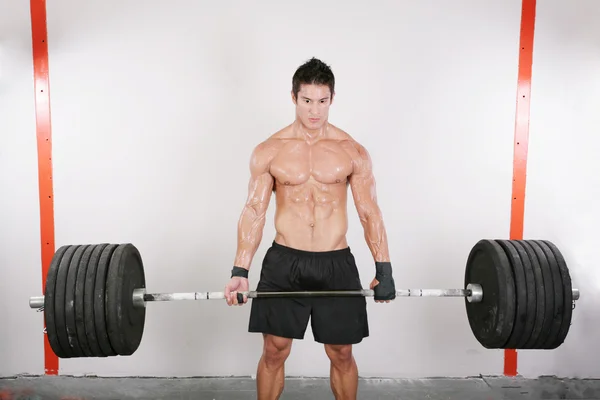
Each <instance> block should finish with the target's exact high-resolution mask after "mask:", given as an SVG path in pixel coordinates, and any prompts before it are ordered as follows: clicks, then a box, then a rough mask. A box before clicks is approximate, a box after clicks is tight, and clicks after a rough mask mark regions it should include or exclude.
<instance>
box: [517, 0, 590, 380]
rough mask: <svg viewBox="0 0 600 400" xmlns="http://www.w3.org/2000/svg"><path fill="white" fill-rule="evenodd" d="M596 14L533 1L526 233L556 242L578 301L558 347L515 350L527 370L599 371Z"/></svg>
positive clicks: (586, 1)
mask: <svg viewBox="0 0 600 400" xmlns="http://www.w3.org/2000/svg"><path fill="white" fill-rule="evenodd" d="M599 18H600V4H599V3H598V2H594V1H593V0H580V1H577V2H575V4H570V3H567V2H562V1H559V0H547V1H543V2H538V9H537V22H536V36H535V52H534V59H533V79H532V97H531V101H532V105H531V126H530V134H531V138H530V141H529V145H530V151H529V158H528V161H529V166H528V181H527V197H526V199H527V200H526V209H525V223H524V225H525V232H524V236H526V237H527V238H535V237H544V238H547V239H549V240H552V241H554V242H555V243H556V244H557V245H558V246H559V248H560V249H561V250H562V252H563V254H564V256H565V258H566V260H567V262H568V263H569V268H570V271H571V276H572V278H573V280H574V284H575V285H576V286H577V287H578V288H579V289H580V290H581V300H580V301H578V302H577V306H576V308H575V310H574V314H573V324H572V325H571V331H570V332H569V336H568V338H567V340H566V342H565V344H564V345H563V346H561V347H560V348H559V349H557V350H556V351H553V352H540V351H536V352H522V353H520V357H519V360H520V369H519V370H520V372H521V373H522V374H523V375H526V376H532V375H534V376H535V375H538V374H556V375H560V376H575V377H595V378H597V377H598V376H600V364H599V363H598V358H599V357H600V342H599V341H598V337H599V336H600V317H599V315H598V302H599V301H600V294H599V293H600V292H599V289H600V269H599V268H598V256H597V246H598V242H599V241H600V231H599V230H598V227H599V226H600V208H599V207H598V198H600V175H598V152H599V150H600V140H599V139H598V126H600V116H599V114H598V109H599V108H600V77H599V76H598V71H599V69H600V57H599V55H598V48H599V46H600V27H599V26H598V24H597V21H598V19H599Z"/></svg>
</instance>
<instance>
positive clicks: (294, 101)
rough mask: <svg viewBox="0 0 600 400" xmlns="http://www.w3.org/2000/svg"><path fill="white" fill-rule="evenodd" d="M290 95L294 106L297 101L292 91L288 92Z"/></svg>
mask: <svg viewBox="0 0 600 400" xmlns="http://www.w3.org/2000/svg"><path fill="white" fill-rule="evenodd" d="M290 94H291V95H292V102H293V103H294V105H296V103H297V99H296V96H294V91H293V90H292V91H291V92H290Z"/></svg>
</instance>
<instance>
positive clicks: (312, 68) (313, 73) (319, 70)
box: [292, 57, 335, 98]
mask: <svg viewBox="0 0 600 400" xmlns="http://www.w3.org/2000/svg"><path fill="white" fill-rule="evenodd" d="M302 84H305V85H313V84H315V85H327V86H329V90H330V91H331V95H332V96H333V94H334V93H335V76H334V75H333V72H332V71H331V68H330V67H329V65H327V64H325V63H324V62H323V61H321V60H319V59H317V58H314V57H313V58H311V59H310V60H308V61H307V62H305V63H304V64H302V65H301V66H299V67H298V69H297V70H296V72H295V73H294V76H293V77H292V92H293V93H294V97H295V98H298V91H300V86H301V85H302Z"/></svg>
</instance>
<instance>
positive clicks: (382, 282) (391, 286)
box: [374, 261, 396, 300]
mask: <svg viewBox="0 0 600 400" xmlns="http://www.w3.org/2000/svg"><path fill="white" fill-rule="evenodd" d="M375 279H377V280H378V281H379V284H378V285H377V286H375V289H374V292H375V293H374V294H375V300H394V299H395V298H396V285H395V283H394V277H393V276H392V264H391V263H390V262H380V261H378V262H375Z"/></svg>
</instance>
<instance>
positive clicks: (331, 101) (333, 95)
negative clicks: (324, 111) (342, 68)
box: [329, 93, 335, 104]
mask: <svg viewBox="0 0 600 400" xmlns="http://www.w3.org/2000/svg"><path fill="white" fill-rule="evenodd" d="M334 97H335V93H332V94H331V99H330V100H329V104H333V98H334Z"/></svg>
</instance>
